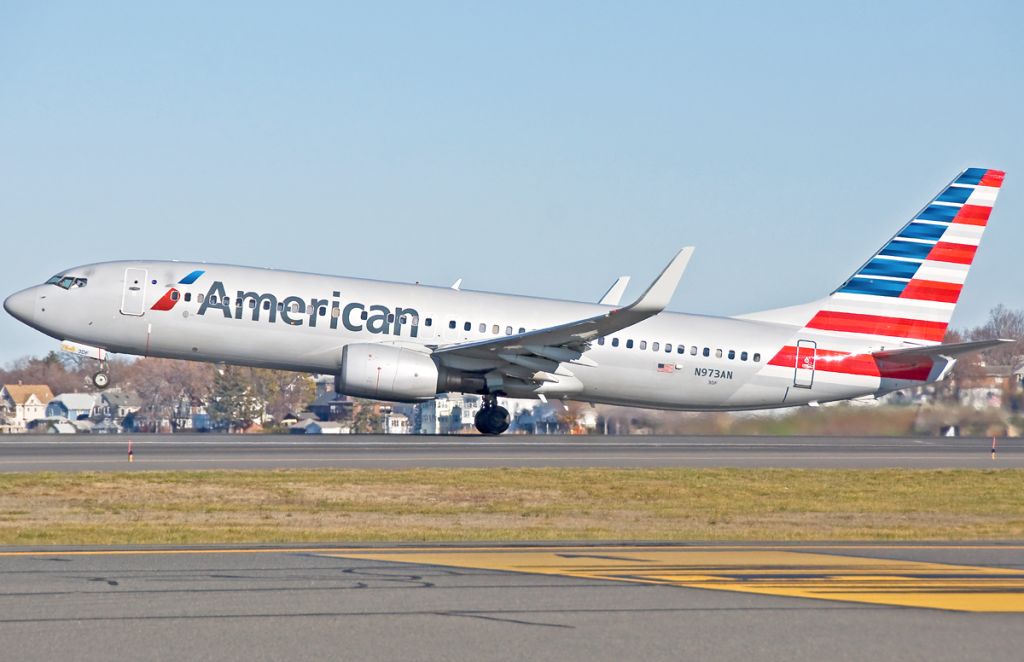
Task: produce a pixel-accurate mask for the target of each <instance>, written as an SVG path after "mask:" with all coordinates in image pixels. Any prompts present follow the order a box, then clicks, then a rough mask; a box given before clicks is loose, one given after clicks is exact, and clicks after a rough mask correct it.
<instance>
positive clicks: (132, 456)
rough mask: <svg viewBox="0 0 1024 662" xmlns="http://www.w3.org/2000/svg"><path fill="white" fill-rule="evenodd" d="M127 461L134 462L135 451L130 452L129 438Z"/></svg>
mask: <svg viewBox="0 0 1024 662" xmlns="http://www.w3.org/2000/svg"><path fill="white" fill-rule="evenodd" d="M128 461H129V462H134V461H135V453H134V452H132V440H131V439H129V440H128Z"/></svg>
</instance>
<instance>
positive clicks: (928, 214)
mask: <svg viewBox="0 0 1024 662" xmlns="http://www.w3.org/2000/svg"><path fill="white" fill-rule="evenodd" d="M958 211H960V208H959V207H946V206H945V205H928V208H927V209H925V210H924V211H923V212H921V213H920V214H918V215H917V217H918V218H919V219H921V220H922V221H943V222H945V223H952V222H953V219H954V218H956V214H957V212H958Z"/></svg>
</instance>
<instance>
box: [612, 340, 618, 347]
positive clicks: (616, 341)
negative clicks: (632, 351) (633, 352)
mask: <svg viewBox="0 0 1024 662" xmlns="http://www.w3.org/2000/svg"><path fill="white" fill-rule="evenodd" d="M618 346H619V339H618V338H612V347H618Z"/></svg>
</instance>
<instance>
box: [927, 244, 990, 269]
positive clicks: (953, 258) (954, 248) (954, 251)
mask: <svg viewBox="0 0 1024 662" xmlns="http://www.w3.org/2000/svg"><path fill="white" fill-rule="evenodd" d="M977 252H978V247H977V246H969V245H967V244H953V243H950V242H947V241H940V242H939V243H937V244H935V246H934V247H933V248H932V250H931V252H929V253H928V258H927V259H929V260H938V261H939V262H955V263H956V264H970V263H971V262H973V261H974V254H975V253H977Z"/></svg>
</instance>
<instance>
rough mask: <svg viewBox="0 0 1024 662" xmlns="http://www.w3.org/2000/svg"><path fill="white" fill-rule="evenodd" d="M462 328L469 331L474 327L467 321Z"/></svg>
mask: <svg viewBox="0 0 1024 662" xmlns="http://www.w3.org/2000/svg"><path fill="white" fill-rule="evenodd" d="M462 328H463V329H465V330H466V331H469V330H471V329H472V328H473V325H472V324H470V323H469V322H466V323H465V324H463V325H462Z"/></svg>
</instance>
